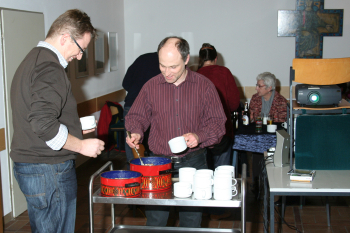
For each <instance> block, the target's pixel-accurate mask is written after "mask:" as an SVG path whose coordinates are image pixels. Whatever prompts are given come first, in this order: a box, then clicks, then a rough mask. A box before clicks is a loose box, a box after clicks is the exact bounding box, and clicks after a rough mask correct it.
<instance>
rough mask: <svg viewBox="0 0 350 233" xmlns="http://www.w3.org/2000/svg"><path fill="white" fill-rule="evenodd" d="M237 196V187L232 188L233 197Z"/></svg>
mask: <svg viewBox="0 0 350 233" xmlns="http://www.w3.org/2000/svg"><path fill="white" fill-rule="evenodd" d="M234 196H237V189H235V190H232V197H234Z"/></svg>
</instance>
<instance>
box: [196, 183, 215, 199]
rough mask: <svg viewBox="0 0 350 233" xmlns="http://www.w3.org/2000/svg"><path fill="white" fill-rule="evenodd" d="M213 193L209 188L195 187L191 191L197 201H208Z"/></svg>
mask: <svg viewBox="0 0 350 233" xmlns="http://www.w3.org/2000/svg"><path fill="white" fill-rule="evenodd" d="M212 195H213V191H212V189H211V186H208V187H195V189H194V190H193V196H194V198H196V199H199V200H208V199H210V198H211V197H212Z"/></svg>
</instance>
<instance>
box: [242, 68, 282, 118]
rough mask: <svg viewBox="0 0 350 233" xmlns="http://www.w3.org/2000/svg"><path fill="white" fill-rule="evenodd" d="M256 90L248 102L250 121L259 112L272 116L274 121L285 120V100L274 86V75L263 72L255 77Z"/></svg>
mask: <svg viewBox="0 0 350 233" xmlns="http://www.w3.org/2000/svg"><path fill="white" fill-rule="evenodd" d="M256 81H257V84H256V88H255V89H256V91H257V93H256V94H255V95H253V96H252V99H251V100H250V104H249V111H250V121H251V122H253V121H254V120H255V119H256V117H257V116H259V115H260V114H261V113H262V114H264V115H265V116H266V115H268V114H270V115H272V116H273V121H274V122H285V121H286V120H287V100H286V98H284V97H283V96H282V95H280V94H279V93H278V92H276V91H275V88H276V77H275V75H274V74H271V73H270V72H264V73H261V74H259V75H258V77H256Z"/></svg>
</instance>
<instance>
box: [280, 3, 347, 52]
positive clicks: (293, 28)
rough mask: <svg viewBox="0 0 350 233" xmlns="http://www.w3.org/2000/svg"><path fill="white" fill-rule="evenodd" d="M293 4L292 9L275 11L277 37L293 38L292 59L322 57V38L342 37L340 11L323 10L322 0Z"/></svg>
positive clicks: (341, 13)
mask: <svg viewBox="0 0 350 233" xmlns="http://www.w3.org/2000/svg"><path fill="white" fill-rule="evenodd" d="M296 4H297V6H296V10H279V11H278V36H295V57H296V58H322V50H323V37H324V36H342V34H343V10H325V9H324V0H296Z"/></svg>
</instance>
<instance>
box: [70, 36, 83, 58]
mask: <svg viewBox="0 0 350 233" xmlns="http://www.w3.org/2000/svg"><path fill="white" fill-rule="evenodd" d="M70 38H72V40H73V41H74V43H75V44H76V45H77V46H78V48H79V49H80V54H83V53H84V50H83V49H82V48H81V47H80V45H79V44H78V43H77V41H76V40H75V39H74V38H73V36H70Z"/></svg>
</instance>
